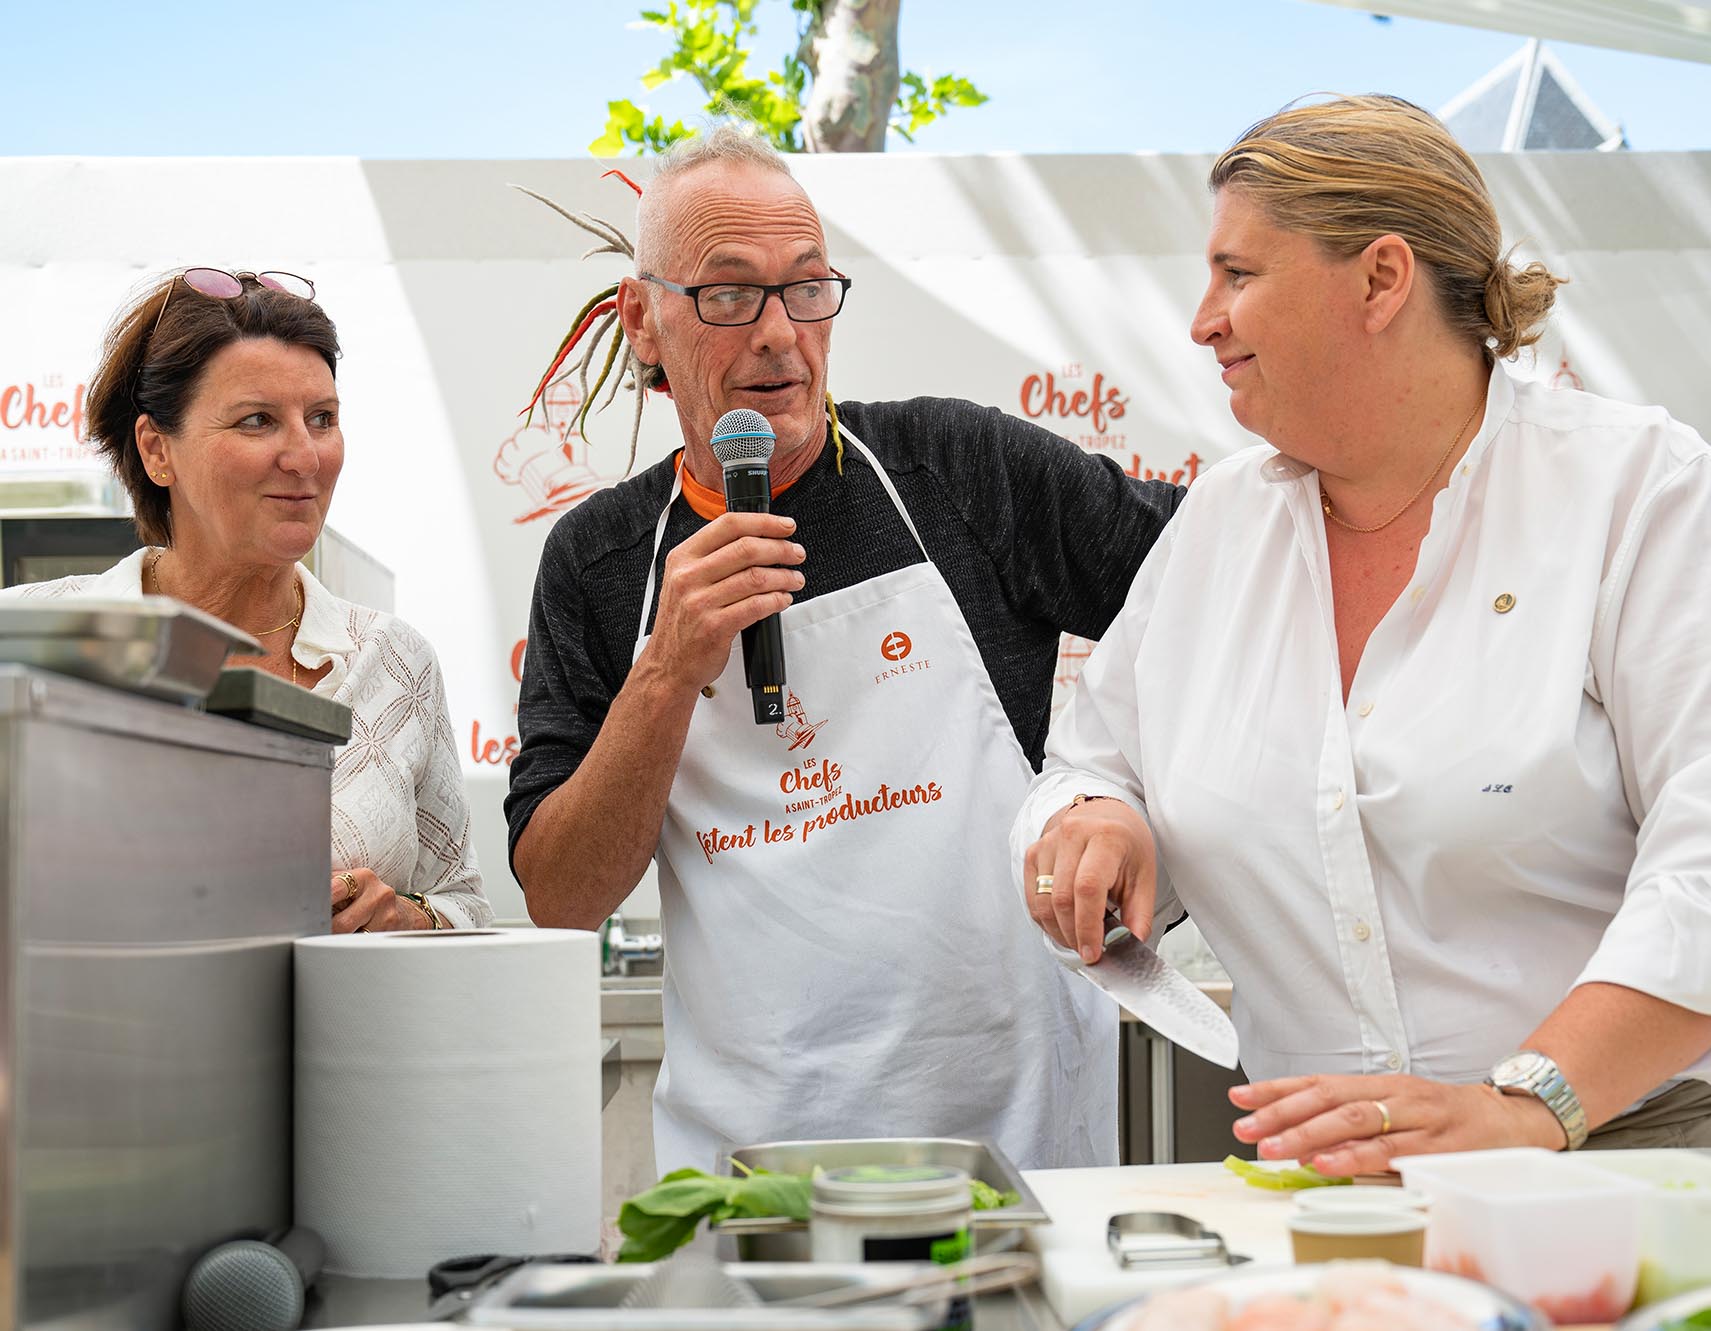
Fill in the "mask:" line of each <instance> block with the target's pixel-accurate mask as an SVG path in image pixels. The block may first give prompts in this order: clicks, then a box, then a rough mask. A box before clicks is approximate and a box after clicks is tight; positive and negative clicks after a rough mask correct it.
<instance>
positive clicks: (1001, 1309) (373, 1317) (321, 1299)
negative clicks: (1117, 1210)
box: [303, 1276, 1064, 1331]
mask: <svg viewBox="0 0 1711 1331" xmlns="http://www.w3.org/2000/svg"><path fill="white" fill-rule="evenodd" d="M427 1312H428V1286H427V1282H426V1281H425V1280H356V1279H352V1278H350V1277H348V1276H323V1277H322V1278H321V1280H320V1283H319V1285H318V1287H317V1289H316V1292H315V1293H314V1294H313V1295H312V1296H311V1298H310V1303H309V1307H308V1310H307V1312H306V1314H305V1316H304V1321H303V1325H304V1327H306V1328H332V1327H359V1326H381V1325H386V1324H388V1323H408V1322H419V1321H421V1320H422V1319H423V1318H424V1317H426V1316H427ZM974 1324H975V1328H976V1331H1064V1326H1063V1323H1062V1322H1060V1321H1059V1320H1058V1318H1057V1316H1056V1314H1054V1313H1053V1312H1052V1310H1051V1308H1049V1307H1048V1306H1047V1305H1046V1301H1045V1299H1044V1298H1042V1297H1041V1295H1040V1293H1039V1291H1038V1290H1037V1289H1025V1290H1018V1291H1016V1292H1014V1293H1007V1294H991V1295H987V1296H985V1297H982V1298H978V1299H976V1300H975V1301H974Z"/></svg>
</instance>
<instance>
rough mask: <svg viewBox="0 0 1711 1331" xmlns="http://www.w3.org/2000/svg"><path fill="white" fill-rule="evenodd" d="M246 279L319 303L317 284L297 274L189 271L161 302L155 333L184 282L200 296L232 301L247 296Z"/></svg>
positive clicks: (212, 269)
mask: <svg viewBox="0 0 1711 1331" xmlns="http://www.w3.org/2000/svg"><path fill="white" fill-rule="evenodd" d="M246 277H249V278H253V279H254V280H255V281H257V282H259V283H260V284H261V285H262V286H264V287H266V288H267V289H268V290H269V291H283V292H284V293H285V294H286V295H288V296H297V297H299V298H301V299H303V300H314V299H315V284H314V283H313V282H311V281H310V280H309V279H308V278H306V277H299V276H298V275H297V274H296V273H279V272H267V273H228V272H227V271H226V270H225V269H224V268H186V269H185V270H184V271H183V272H182V273H180V274H178V277H177V278H176V279H175V280H174V281H173V282H172V284H171V285H170V286H168V287H167V289H166V299H165V300H163V301H161V303H160V313H159V314H157V315H156V316H155V321H154V331H155V332H158V331H159V329H160V321H161V320H162V319H164V318H166V307H167V306H168V305H170V304H171V303H172V293H173V291H174V289H176V287H177V286H178V283H179V282H180V281H182V282H183V283H184V285H185V286H187V287H189V288H190V289H191V290H192V291H194V292H196V293H197V294H199V295H203V296H212V297H214V298H215V299H216V300H230V299H232V297H234V296H241V295H243V291H244V281H243V280H244V278H246ZM151 335H152V334H151Z"/></svg>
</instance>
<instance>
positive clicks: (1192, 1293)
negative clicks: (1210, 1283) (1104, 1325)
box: [1109, 1289, 1230, 1331]
mask: <svg viewBox="0 0 1711 1331" xmlns="http://www.w3.org/2000/svg"><path fill="white" fill-rule="evenodd" d="M1229 1315H1230V1305H1229V1303H1228V1301H1227V1300H1226V1299H1225V1298H1224V1296H1223V1295H1222V1294H1220V1293H1218V1291H1217V1290H1214V1289H1169V1290H1166V1291H1164V1293H1162V1294H1158V1295H1155V1296H1154V1297H1152V1298H1150V1299H1148V1300H1147V1301H1146V1303H1145V1304H1144V1305H1143V1306H1141V1307H1140V1308H1137V1309H1136V1310H1135V1311H1134V1312H1132V1313H1129V1314H1127V1315H1125V1316H1124V1317H1122V1318H1120V1319H1118V1320H1117V1321H1116V1322H1114V1323H1113V1324H1112V1325H1111V1327H1110V1328H1109V1331H1224V1328H1225V1325H1226V1323H1227V1321H1228V1319H1229Z"/></svg>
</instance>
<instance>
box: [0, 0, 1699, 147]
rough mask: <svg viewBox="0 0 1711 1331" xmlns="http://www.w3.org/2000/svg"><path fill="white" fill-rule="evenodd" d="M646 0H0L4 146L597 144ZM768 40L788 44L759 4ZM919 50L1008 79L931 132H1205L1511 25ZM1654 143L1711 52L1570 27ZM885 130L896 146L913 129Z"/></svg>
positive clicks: (1102, 24) (1052, 10)
mask: <svg viewBox="0 0 1711 1331" xmlns="http://www.w3.org/2000/svg"><path fill="white" fill-rule="evenodd" d="M644 7H647V6H645V5H644V4H643V3H642V0H634V2H633V3H632V2H631V0H486V2H485V3H476V0H461V2H454V0H338V2H335V0H294V2H293V3H290V4H284V3H277V2H276V0H250V2H249V3H243V4H235V3H227V2H224V0H223V2H222V3H213V2H212V0H159V2H158V3H155V4H147V5H145V4H137V3H134V0H128V2H127V0H0V33H4V48H5V52H4V55H5V58H4V67H5V73H4V75H3V76H0V155H15V154H25V155H29V154H41V153H51V154H77V155H84V154H114V155H203V154H216V155H239V156H250V155H270V154H285V155H305V156H321V155H354V156H363V157H568V156H581V155H583V154H585V153H586V151H587V144H588V143H589V141H590V140H591V139H593V138H594V137H595V136H596V135H597V134H598V133H599V132H600V130H601V128H602V126H603V125H604V122H605V103H606V101H607V100H608V99H609V98H614V97H633V98H635V99H637V100H638V101H644V102H646V103H648V104H649V105H650V106H651V108H652V109H654V110H658V111H663V112H664V113H666V115H667V117H668V118H671V117H673V116H678V115H685V116H687V115H690V114H693V112H694V109H695V106H696V104H697V103H696V99H695V98H694V97H693V96H692V95H691V93H690V91H689V90H688V89H687V88H684V87H667V88H663V89H660V90H657V91H656V92H655V93H653V94H651V95H648V94H644V93H643V92H642V90H641V87H640V83H639V75H640V73H641V72H642V70H644V69H645V68H647V67H648V66H649V65H651V64H653V63H654V62H655V61H657V60H658V59H659V58H660V56H661V55H662V54H664V42H663V39H662V38H661V37H660V36H659V35H658V34H656V33H653V32H651V31H645V30H637V29H635V28H632V27H631V26H629V25H630V24H631V22H632V21H633V20H634V18H635V16H636V14H637V12H638V11H639V10H641V9H642V8H644ZM762 14H763V16H764V26H763V33H762V37H761V40H760V43H759V46H758V49H757V55H762V56H775V55H776V54H777V53H778V52H780V51H782V50H783V49H785V48H786V46H787V45H789V44H790V43H791V42H792V41H793V40H794V37H793V34H794V16H793V15H792V14H791V13H790V10H789V6H788V4H786V3H785V0H764V2H763V4H762ZM901 36H902V50H903V63H904V65H905V66H907V67H911V68H917V69H920V70H922V71H924V72H933V73H947V72H954V73H958V74H963V75H965V76H967V77H969V78H971V79H973V80H974V81H975V82H976V83H977V84H978V85H980V87H981V88H982V89H983V90H984V91H986V92H987V93H988V94H990V95H991V97H992V99H993V100H992V101H991V103H989V104H988V105H986V106H984V107H981V108H979V109H977V110H964V111H957V112H956V113H954V114H953V116H952V117H951V118H950V119H948V120H946V121H945V122H943V123H942V124H940V125H936V126H932V127H930V128H928V129H927V130H925V131H923V132H922V134H921V136H920V141H919V148H920V150H922V151H936V152H992V151H1018V152H1127V151H1147V150H1153V151H1163V152H1178V151H1206V150H1212V149H1216V148H1218V147H1221V146H1223V145H1224V144H1225V143H1227V142H1228V141H1229V140H1230V139H1231V138H1233V137H1234V136H1235V135H1236V134H1237V133H1238V132H1239V131H1240V130H1241V129H1242V128H1243V127H1244V126H1246V125H1247V124H1248V123H1250V122H1251V121H1253V120H1255V119H1257V118H1259V117H1260V116H1262V115H1264V114H1266V113H1267V112H1269V111H1272V110H1275V109H1276V108H1277V107H1278V106H1279V105H1281V104H1282V103H1284V102H1286V101H1288V100H1290V99H1292V98H1294V97H1296V96H1299V95H1300V94H1302V93H1306V92H1310V91H1315V90H1333V91H1382V92H1391V93H1397V94H1400V95H1402V96H1404V97H1408V98H1410V99H1411V100H1414V101H1417V102H1419V103H1421V104H1422V105H1425V106H1427V107H1430V108H1433V109H1435V108H1437V107H1438V106H1440V105H1442V104H1443V103H1444V102H1445V101H1447V100H1448V99H1449V98H1450V97H1451V96H1453V95H1454V94H1455V93H1456V92H1458V91H1460V90H1461V89H1462V88H1464V87H1465V86H1467V85H1468V84H1469V83H1471V82H1473V81H1474V80H1475V79H1476V78H1478V77H1479V76H1480V75H1481V74H1483V73H1484V72H1485V71H1486V70H1488V69H1490V68H1491V67H1492V66H1493V65H1495V64H1497V63H1498V62H1499V61H1500V60H1502V59H1503V58H1504V57H1506V56H1507V55H1509V54H1510V53H1511V52H1513V51H1514V50H1515V49H1517V47H1519V46H1520V45H1521V43H1522V40H1523V39H1522V38H1521V37H1519V36H1510V35H1508V34H1504V33H1491V32H1483V31H1476V30H1473V29H1465V28H1454V27H1450V26H1446V25H1442V24H1434V23H1425V22H1419V21H1411V20H1406V19H1396V20H1394V21H1391V22H1382V23H1381V22H1378V21H1376V20H1374V19H1373V18H1371V17H1370V16H1368V15H1365V14H1361V13H1358V12H1355V11H1352V10H1345V9H1341V8H1337V7H1334V6H1329V5H1320V4H1313V3H1308V0H1180V2H1179V3H1164V2H1163V0H1127V2H1124V0H1055V2H1050V3H1041V2H1040V0H904V4H903V10H902V26H901ZM1554 49H1555V50H1556V51H1557V54H1558V55H1559V57H1561V58H1562V60H1563V61H1564V62H1565V63H1566V64H1567V66H1568V68H1569V70H1570V72H1571V73H1572V74H1573V75H1574V77H1575V78H1576V79H1577V80H1578V81H1579V83H1580V84H1581V86H1582V88H1583V89H1584V90H1585V91H1586V92H1587V94H1588V95H1590V97H1591V98H1592V100H1593V101H1594V102H1595V103H1597V104H1598V105H1599V106H1600V107H1601V108H1602V109H1603V110H1604V111H1605V113H1606V114H1607V115H1609V116H1610V117H1611V118H1613V119H1615V120H1617V121H1618V122H1620V123H1621V124H1622V125H1623V126H1624V128H1625V129H1626V130H1627V133H1628V138H1629V141H1630V143H1631V144H1632V145H1633V146H1634V147H1635V148H1637V149H1702V148H1711V114H1708V112H1711V65H1706V64H1699V63H1694V62H1689V61H1674V60H1663V59H1658V58H1654V57H1649V56H1640V55H1631V54H1627V53H1623V52H1614V51H1603V50H1597V49H1593V48H1586V47H1576V46H1569V45H1555V46H1554ZM894 147H895V148H897V149H899V150H901V149H902V147H903V145H901V144H896V143H895V141H894Z"/></svg>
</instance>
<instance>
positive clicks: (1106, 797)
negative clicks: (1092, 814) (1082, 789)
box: [1069, 795, 1117, 809]
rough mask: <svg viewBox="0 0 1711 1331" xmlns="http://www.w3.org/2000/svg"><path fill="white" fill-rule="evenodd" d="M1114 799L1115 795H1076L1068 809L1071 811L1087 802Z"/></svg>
mask: <svg viewBox="0 0 1711 1331" xmlns="http://www.w3.org/2000/svg"><path fill="white" fill-rule="evenodd" d="M1116 798H1117V797H1116V796H1115V795H1077V796H1076V797H1075V798H1074V799H1072V800H1071V801H1070V802H1069V807H1070V808H1072V809H1073V808H1074V807H1075V806H1076V805H1078V804H1086V803H1087V802H1088V801H1089V800H1114V799H1116Z"/></svg>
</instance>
